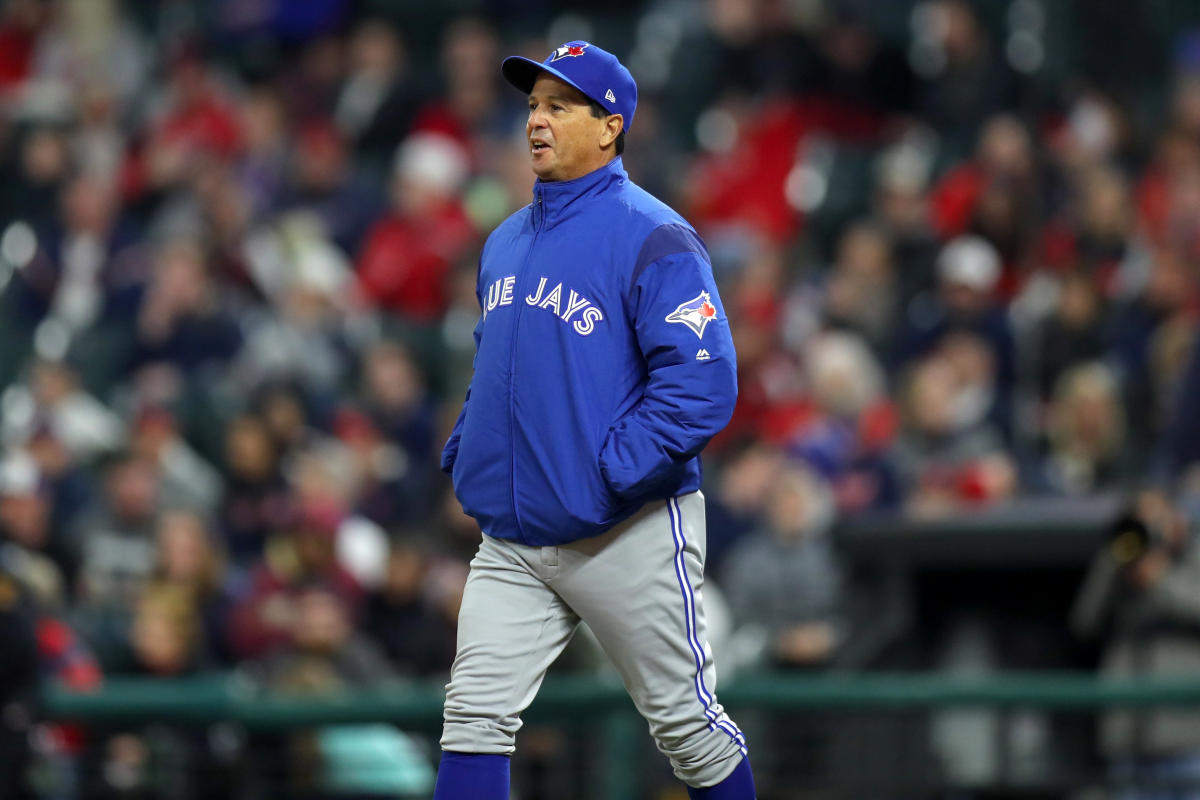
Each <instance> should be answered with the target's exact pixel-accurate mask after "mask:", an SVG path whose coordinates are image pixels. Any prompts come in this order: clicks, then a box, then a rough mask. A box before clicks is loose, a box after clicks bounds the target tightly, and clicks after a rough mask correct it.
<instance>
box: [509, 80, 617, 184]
mask: <svg viewBox="0 0 1200 800" xmlns="http://www.w3.org/2000/svg"><path fill="white" fill-rule="evenodd" d="M612 119H613V118H612V117H601V118H599V119H597V118H596V117H593V116H592V111H591V108H590V104H589V102H588V99H587V98H586V97H584V95H583V94H582V93H581V92H580V91H579V90H577V89H576V88H575V87H573V86H569V85H567V84H566V83H563V82H562V81H560V80H559V79H558V78H555V77H553V76H551V75H546V74H543V75H542V76H541V77H539V78H538V79H537V82H536V83H534V84H533V89H532V90H531V91H530V93H529V119H528V121H526V123H525V138H526V139H527V140H528V142H529V147H530V153H531V157H532V160H533V171H534V173H535V174H536V175H537V176H538V177H539V178H541V179H542V180H544V181H569V180H571V179H573V178H579V177H581V176H583V175H586V174H588V173H589V172H592V171H593V170H597V169H599V168H600V167H602V166H604V165H605V164H607V163H608V162H609V161H610V160H611V159H612V158H613V156H614V155H615V150H614V149H613V148H612V147H611V143H612V141H613V140H614V139H615V138H616V135H615V133H616V132H619V131H620V129H621V128H620V123H619V117H618V118H617V123H616V125H615V131H614V130H613V127H614V126H613V123H612V122H610V120H612ZM606 145H607V146H606Z"/></svg>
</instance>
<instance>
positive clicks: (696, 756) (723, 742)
mask: <svg viewBox="0 0 1200 800" xmlns="http://www.w3.org/2000/svg"><path fill="white" fill-rule="evenodd" d="M651 732H652V733H653V735H654V741H655V744H656V745H657V746H658V749H659V751H660V752H661V753H662V754H663V755H665V756H666V757H667V758H668V759H669V760H670V762H671V767H672V769H674V771H675V776H676V777H677V778H679V779H680V780H681V781H683V782H684V783H686V784H688V785H689V786H710V785H712V784H715V783H717V782H719V781H720V780H721V779H723V778H724V777H725V776H726V775H728V774H729V773H730V772H732V771H733V769H734V768H735V767H736V766H737V764H738V762H740V761H741V759H742V757H743V755H744V753H745V740H744V738H743V737H742V734H741V732H740V731H738V729H737V728H736V727H735V726H734V725H733V723H732V722H730V721H728V719H727V718H726V719H718V720H717V721H715V722H714V723H712V724H709V723H708V722H707V721H705V723H704V724H703V725H701V726H698V727H697V726H695V725H682V724H677V725H662V726H653V727H652V731H651Z"/></svg>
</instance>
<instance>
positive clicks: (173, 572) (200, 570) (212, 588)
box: [135, 511, 233, 667]
mask: <svg viewBox="0 0 1200 800" xmlns="http://www.w3.org/2000/svg"><path fill="white" fill-rule="evenodd" d="M158 595H162V596H163V599H161V600H151V601H149V602H151V603H152V604H153V603H157V604H159V605H170V606H177V608H174V609H168V610H170V611H172V613H177V614H179V615H181V616H183V615H187V616H188V617H189V618H188V619H187V620H186V621H187V622H188V624H189V625H190V626H191V627H192V628H194V630H193V631H190V635H191V636H192V637H193V638H194V640H195V641H194V644H193V647H192V651H193V659H194V660H195V661H196V662H197V663H198V664H201V665H205V666H210V667H211V666H216V665H226V664H229V663H230V662H231V660H232V659H231V657H230V653H229V641H228V631H227V628H226V626H227V624H228V621H229V620H228V616H229V611H230V606H231V604H232V602H233V597H232V591H231V581H230V579H229V576H228V575H227V573H226V564H225V561H224V558H223V556H222V555H221V553H220V551H219V550H218V548H217V545H216V542H215V541H214V540H213V535H212V532H211V531H210V530H209V529H208V527H207V526H206V524H205V521H204V519H203V518H201V517H200V516H198V515H196V514H195V513H192V512H188V511H172V512H167V513H165V514H163V515H162V516H161V517H160V518H159V522H158V529H157V531H156V532H155V566H154V572H153V574H152V576H151V578H150V580H149V582H148V583H147V587H146V589H145V591H144V594H143V602H147V601H146V600H145V598H147V597H157V596H158ZM147 613H148V614H149V613H150V612H147ZM191 617H194V619H191ZM135 628H136V623H135ZM135 644H136V642H135Z"/></svg>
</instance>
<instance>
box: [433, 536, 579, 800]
mask: <svg viewBox="0 0 1200 800" xmlns="http://www.w3.org/2000/svg"><path fill="white" fill-rule="evenodd" d="M550 550H551V548H538V547H525V546H523V545H517V544H513V543H511V542H506V541H503V540H499V539H493V538H491V537H488V536H485V537H484V538H483V544H481V545H480V547H479V552H478V553H477V554H476V556H475V558H474V560H472V561H471V575H470V577H469V578H468V579H467V586H466V590H465V592H464V593H463V602H462V610H461V611H460V612H459V615H458V654H457V655H456V656H455V659H454V667H453V668H452V669H451V671H450V683H449V685H448V686H447V687H446V707H445V725H444V726H443V729H442V741H441V744H442V750H443V751H444V753H443V756H442V762H441V765H440V766H439V768H438V779H437V788H436V789H435V791H434V795H433V796H434V800H464V798H471V800H508V793H509V782H508V759H509V756H510V755H512V752H513V750H514V740H515V737H516V733H517V729H518V728H520V727H521V719H520V714H521V712H522V711H524V710H525V708H526V707H527V706H528V705H529V703H530V702H532V701H533V698H534V695H536V694H537V690H538V687H539V686H541V684H542V678H544V677H545V675H546V669H547V668H548V667H549V666H550V664H551V662H553V661H554V659H555V658H557V657H558V655H559V653H561V652H562V650H563V648H564V647H565V646H566V644H567V642H568V641H570V638H571V634H572V633H574V631H575V628H576V626H577V625H578V624H579V618H578V617H577V616H576V615H575V614H574V613H573V612H572V611H571V610H570V609H569V608H567V606H566V604H565V603H563V601H562V600H561V599H560V598H559V597H558V595H557V594H555V593H554V591H553V590H551V589H550V588H549V587H548V586H547V585H546V583H545V582H544V581H543V577H544V576H546V575H549V574H553V571H554V570H555V569H556V567H555V566H554V565H553V564H552V563H548V562H551V561H553V559H552V558H549V557H548V556H549V552H548V551H550Z"/></svg>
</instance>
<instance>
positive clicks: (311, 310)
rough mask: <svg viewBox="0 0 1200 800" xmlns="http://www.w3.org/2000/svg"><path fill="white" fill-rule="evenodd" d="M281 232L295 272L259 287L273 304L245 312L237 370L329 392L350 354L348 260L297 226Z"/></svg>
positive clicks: (336, 385)
mask: <svg viewBox="0 0 1200 800" xmlns="http://www.w3.org/2000/svg"><path fill="white" fill-rule="evenodd" d="M283 238H284V239H285V244H287V245H289V252H288V254H287V258H288V261H289V265H288V266H289V267H290V269H291V270H292V273H293V274H291V275H288V276H282V275H280V276H276V277H277V278H278V282H277V283H275V282H274V281H275V279H274V278H273V279H271V282H272V284H273V285H264V286H263V287H262V288H263V289H264V291H265V293H266V294H267V296H268V297H269V298H270V299H271V300H272V301H273V307H272V308H271V313H267V314H256V315H254V316H251V315H249V314H247V315H246V318H247V320H248V325H247V326H246V327H247V328H248V331H247V334H246V343H245V346H244V347H243V348H242V351H241V353H240V354H239V357H238V359H237V363H236V364H235V371H236V372H237V373H239V374H240V375H241V376H242V377H243V378H244V379H245V380H246V381H247V382H248V383H255V382H261V381H280V380H295V381H297V382H299V383H300V384H301V385H302V386H303V387H304V388H305V389H307V390H308V391H309V392H311V393H313V394H316V395H320V396H324V397H327V398H332V397H333V396H335V395H336V393H337V391H338V389H339V388H340V386H341V384H342V383H343V381H344V379H345V377H346V373H347V371H348V364H349V362H350V361H351V360H352V357H353V350H352V342H351V341H350V339H349V337H348V335H347V325H346V322H347V315H346V306H347V299H348V294H349V292H348V288H349V285H350V281H351V275H350V269H349V263H348V262H347V261H346V259H345V258H344V257H343V256H342V255H341V254H340V253H338V252H336V250H334V249H333V248H332V247H330V246H328V244H326V243H324V242H322V241H321V240H318V239H314V238H310V236H309V235H308V234H304V233H301V232H300V231H299V230H298V229H297V228H296V227H295V226H289V229H288V230H287V231H286V232H283ZM260 266H261V263H260ZM259 277H260V278H261V277H265V276H263V275H261V274H260V276H259ZM265 283H266V282H265V281H264V284H265Z"/></svg>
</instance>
